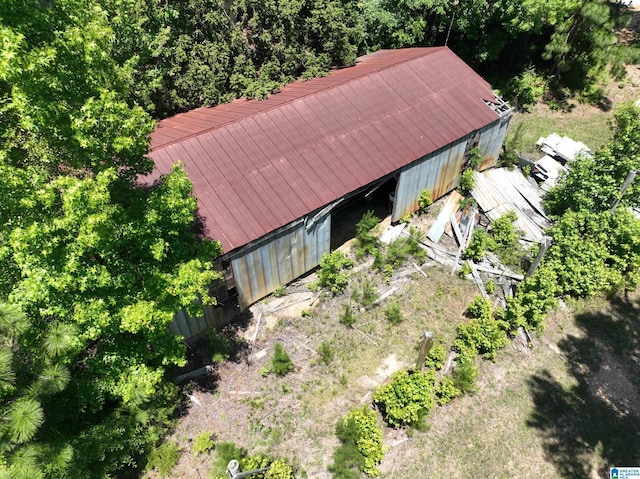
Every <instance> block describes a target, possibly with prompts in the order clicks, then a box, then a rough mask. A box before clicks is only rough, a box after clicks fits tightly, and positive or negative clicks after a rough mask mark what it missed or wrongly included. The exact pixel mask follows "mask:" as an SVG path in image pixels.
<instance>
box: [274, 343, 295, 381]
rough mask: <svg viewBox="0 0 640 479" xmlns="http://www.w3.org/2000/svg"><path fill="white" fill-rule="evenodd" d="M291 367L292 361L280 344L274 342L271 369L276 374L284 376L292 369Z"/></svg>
mask: <svg viewBox="0 0 640 479" xmlns="http://www.w3.org/2000/svg"><path fill="white" fill-rule="evenodd" d="M293 369H294V367H293V361H291V358H290V357H289V355H288V354H287V352H286V351H285V350H284V348H283V347H282V344H280V343H276V346H275V350H274V352H273V358H272V359H271V370H272V371H273V372H274V373H275V374H276V375H277V376H285V375H287V374H288V373H290V372H291V371H293Z"/></svg>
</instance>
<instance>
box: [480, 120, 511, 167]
mask: <svg viewBox="0 0 640 479" xmlns="http://www.w3.org/2000/svg"><path fill="white" fill-rule="evenodd" d="M510 119H511V115H510V114H507V115H504V116H502V118H500V120H498V121H497V122H494V123H492V124H490V125H487V126H485V127H484V128H482V129H480V145H479V146H480V152H481V154H482V164H481V165H480V169H481V170H485V169H487V168H491V167H494V166H496V163H497V162H498V158H499V157H500V152H501V151H502V144H503V143H504V139H505V137H506V136H507V128H508V127H509V120H510Z"/></svg>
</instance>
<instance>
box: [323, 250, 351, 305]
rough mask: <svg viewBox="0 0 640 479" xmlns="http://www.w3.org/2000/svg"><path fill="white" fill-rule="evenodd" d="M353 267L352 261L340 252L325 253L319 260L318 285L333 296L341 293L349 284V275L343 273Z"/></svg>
mask: <svg viewBox="0 0 640 479" xmlns="http://www.w3.org/2000/svg"><path fill="white" fill-rule="evenodd" d="M352 266H353V261H352V260H351V259H349V258H347V257H346V256H345V255H344V253H343V252H342V251H339V250H336V251H333V252H331V253H328V254H327V253H325V254H324V255H323V256H322V259H321V260H320V270H319V271H318V284H319V285H320V287H322V288H324V289H325V290H328V291H331V292H332V293H333V294H340V293H342V292H343V291H344V290H345V288H346V287H347V284H348V283H349V274H348V273H347V272H346V271H345V270H346V269H348V268H351V267H352Z"/></svg>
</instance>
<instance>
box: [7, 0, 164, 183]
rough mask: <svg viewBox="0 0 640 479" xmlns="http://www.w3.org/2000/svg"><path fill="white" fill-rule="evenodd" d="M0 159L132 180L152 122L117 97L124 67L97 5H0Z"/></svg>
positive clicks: (72, 0)
mask: <svg viewBox="0 0 640 479" xmlns="http://www.w3.org/2000/svg"><path fill="white" fill-rule="evenodd" d="M0 35H1V38H2V41H1V42H0V58H2V60H1V61H0V98H1V100H0V131H1V132H2V133H0V151H2V155H1V158H0V159H4V160H5V161H7V162H8V163H9V164H11V165H16V166H21V167H24V166H25V165H29V164H35V165H40V166H42V167H44V168H47V170H48V171H49V172H50V173H51V174H53V175H60V174H68V173H70V172H77V171H84V172H87V171H89V172H91V173H93V174H95V173H97V172H99V171H104V170H105V169H108V168H115V170H116V171H117V173H118V176H120V177H122V178H127V179H129V180H132V179H133V178H135V176H136V175H137V174H139V173H148V172H149V171H151V167H152V162H151V161H150V160H149V159H148V158H146V157H145V156H144V154H145V153H146V152H147V148H148V135H149V134H150V133H151V131H152V129H153V122H152V121H151V120H150V118H149V117H148V115H147V114H146V113H145V112H144V111H143V110H142V109H141V108H139V107H135V106H134V107H131V106H129V105H128V104H127V103H126V102H125V101H124V99H125V98H126V97H125V92H126V91H127V87H128V84H129V75H128V70H127V69H126V68H123V67H121V66H118V65H117V64H116V63H115V62H114V60H113V59H112V57H111V54H110V49H111V42H112V41H113V31H112V30H111V28H110V26H109V24H108V21H107V18H106V16H105V14H104V11H102V9H100V8H99V7H98V6H97V5H96V4H95V3H94V2H91V1H89V0H58V1H56V2H55V3H53V4H52V6H51V7H49V8H47V7H46V6H44V4H42V3H39V2H26V1H20V0H12V1H8V2H5V3H4V4H3V8H2V10H1V11H0Z"/></svg>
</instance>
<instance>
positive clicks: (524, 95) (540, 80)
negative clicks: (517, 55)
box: [505, 67, 547, 111]
mask: <svg viewBox="0 0 640 479" xmlns="http://www.w3.org/2000/svg"><path fill="white" fill-rule="evenodd" d="M546 89H547V80H546V79H545V78H544V77H543V76H542V75H540V74H538V73H537V72H536V69H535V68H534V67H530V68H527V69H526V70H524V71H523V72H522V73H520V75H518V76H516V77H514V78H513V79H512V80H511V81H510V82H509V83H508V84H507V89H506V92H505V94H506V95H505V96H506V97H507V98H508V99H509V100H510V101H511V102H512V104H513V105H514V106H515V107H516V108H517V109H519V110H524V111H526V110H528V109H529V108H531V107H533V106H535V104H536V103H538V101H540V99H541V98H542V96H543V95H544V93H545V90H546Z"/></svg>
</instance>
